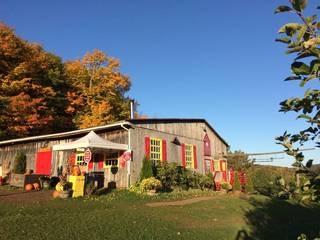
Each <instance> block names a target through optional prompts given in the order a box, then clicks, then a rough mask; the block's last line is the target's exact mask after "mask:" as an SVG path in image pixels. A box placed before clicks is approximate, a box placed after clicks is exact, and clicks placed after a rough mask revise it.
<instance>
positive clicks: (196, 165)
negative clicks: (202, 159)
mask: <svg viewBox="0 0 320 240" xmlns="http://www.w3.org/2000/svg"><path fill="white" fill-rule="evenodd" d="M197 167H198V160H197V148H196V145H193V168H194V169H197Z"/></svg>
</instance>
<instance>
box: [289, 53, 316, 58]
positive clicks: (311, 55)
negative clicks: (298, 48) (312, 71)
mask: <svg viewBox="0 0 320 240" xmlns="http://www.w3.org/2000/svg"><path fill="white" fill-rule="evenodd" d="M307 57H316V56H315V54H314V53H310V52H304V53H301V54H299V55H298V57H296V58H295V59H294V60H298V59H303V58H307Z"/></svg>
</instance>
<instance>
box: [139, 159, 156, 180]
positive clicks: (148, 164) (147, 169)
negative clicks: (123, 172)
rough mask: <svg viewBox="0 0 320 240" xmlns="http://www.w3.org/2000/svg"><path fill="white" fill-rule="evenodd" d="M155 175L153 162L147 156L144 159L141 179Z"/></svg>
mask: <svg viewBox="0 0 320 240" xmlns="http://www.w3.org/2000/svg"><path fill="white" fill-rule="evenodd" d="M150 177H153V163H152V161H150V160H149V159H148V158H147V157H144V158H143V160H142V168H141V172H140V181H142V180H143V179H146V178H150Z"/></svg>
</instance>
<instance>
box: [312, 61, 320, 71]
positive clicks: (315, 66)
mask: <svg viewBox="0 0 320 240" xmlns="http://www.w3.org/2000/svg"><path fill="white" fill-rule="evenodd" d="M319 68H320V59H314V60H312V61H311V62H310V69H311V72H317V71H318V69H319Z"/></svg>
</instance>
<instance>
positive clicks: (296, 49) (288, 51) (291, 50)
mask: <svg viewBox="0 0 320 240" xmlns="http://www.w3.org/2000/svg"><path fill="white" fill-rule="evenodd" d="M301 50H302V48H301V47H300V46H298V47H295V48H292V49H289V50H287V51H286V54H290V53H294V52H300V51H301Z"/></svg>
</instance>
